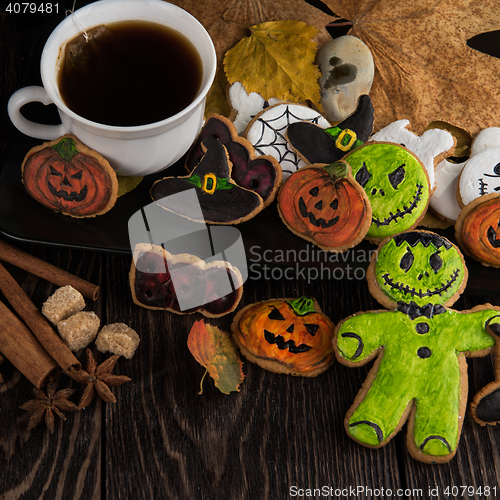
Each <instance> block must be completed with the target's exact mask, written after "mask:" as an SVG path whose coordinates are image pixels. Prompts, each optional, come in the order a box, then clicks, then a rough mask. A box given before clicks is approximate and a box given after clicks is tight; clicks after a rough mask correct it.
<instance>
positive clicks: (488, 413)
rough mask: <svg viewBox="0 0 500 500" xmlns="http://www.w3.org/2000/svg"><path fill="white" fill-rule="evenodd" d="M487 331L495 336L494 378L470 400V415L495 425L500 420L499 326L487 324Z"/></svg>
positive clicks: (479, 420) (479, 422)
mask: <svg viewBox="0 0 500 500" xmlns="http://www.w3.org/2000/svg"><path fill="white" fill-rule="evenodd" d="M487 329H488V333H489V334H490V335H492V336H493V337H494V338H495V347H494V352H495V380H494V381H493V382H490V383H489V384H487V385H485V386H484V387H483V388H482V389H481V390H480V391H479V392H478V393H477V394H476V395H475V396H474V399H473V400H472V403H471V405H470V408H471V413H472V417H473V418H474V420H475V421H476V422H477V423H478V424H480V425H483V426H484V425H486V424H488V425H496V424H497V423H499V422H500V327H499V325H498V324H497V323H492V324H491V325H490V324H488V325H487Z"/></svg>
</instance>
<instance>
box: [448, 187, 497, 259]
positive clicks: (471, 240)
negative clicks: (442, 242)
mask: <svg viewBox="0 0 500 500" xmlns="http://www.w3.org/2000/svg"><path fill="white" fill-rule="evenodd" d="M455 235H456V238H457V241H458V243H459V245H461V246H462V247H463V248H464V250H465V252H466V253H467V254H469V255H471V256H472V257H473V258H474V259H476V260H479V261H480V262H481V263H482V264H484V265H487V266H492V267H500V196H499V195H498V194H496V193H493V194H490V195H486V196H482V197H481V198H477V199H476V200H474V201H473V202H471V203H470V204H469V205H467V207H465V208H464V209H463V210H462V212H461V214H460V216H459V218H458V219H457V222H456V225H455Z"/></svg>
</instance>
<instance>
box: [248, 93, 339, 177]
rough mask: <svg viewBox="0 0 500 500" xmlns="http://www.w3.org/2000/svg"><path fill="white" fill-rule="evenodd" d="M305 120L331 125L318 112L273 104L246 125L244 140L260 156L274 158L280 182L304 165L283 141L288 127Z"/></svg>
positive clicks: (290, 105)
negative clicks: (280, 176)
mask: <svg viewBox="0 0 500 500" xmlns="http://www.w3.org/2000/svg"><path fill="white" fill-rule="evenodd" d="M301 121H308V122H311V123H315V124H317V125H319V126H320V127H322V128H328V127H330V126H331V125H330V123H329V122H328V121H327V120H326V119H325V118H324V117H323V116H322V115H321V114H320V113H318V112H317V111H315V110H314V109H311V108H308V107H307V106H302V105H300V104H285V103H282V104H276V105H275V106H271V107H270V108H267V109H264V110H263V111H262V112H261V113H259V114H258V115H257V116H256V117H255V118H254V119H253V120H252V121H251V122H250V124H249V125H248V127H247V129H246V130H245V137H246V138H247V139H248V140H249V141H250V142H251V143H252V145H253V147H254V148H255V150H256V151H257V152H258V153H259V154H260V155H270V156H273V157H274V158H276V159H277V160H278V162H279V164H280V165H281V169H282V171H283V180H285V179H286V178H287V177H288V176H290V175H291V174H292V173H293V172H295V171H296V170H298V169H299V168H301V167H303V166H305V165H306V163H305V162H304V161H303V160H301V159H300V158H299V157H298V156H297V155H296V154H295V152H294V151H293V150H292V148H291V147H290V145H289V143H288V141H287V140H286V139H285V132H286V129H287V128H288V125H290V124H291V123H295V122H301Z"/></svg>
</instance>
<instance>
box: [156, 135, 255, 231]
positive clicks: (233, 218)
mask: <svg viewBox="0 0 500 500" xmlns="http://www.w3.org/2000/svg"><path fill="white" fill-rule="evenodd" d="M203 146H204V148H205V155H204V156H203V157H202V159H201V160H200V162H199V163H198V165H197V166H196V167H195V169H194V170H193V171H192V172H191V173H190V174H189V175H188V176H186V177H165V178H163V179H161V180H159V181H157V182H155V183H154V184H153V186H152V188H151V196H152V198H153V200H154V201H156V202H158V203H159V204H160V206H161V207H162V208H165V209H166V210H169V211H170V212H173V213H175V214H177V215H180V216H182V217H186V218H188V219H191V220H195V221H199V222H207V223H212V224H238V223H239V222H243V221H245V220H248V219H250V218H251V217H253V216H254V215H256V214H257V213H258V212H260V211H261V210H262V209H263V208H264V203H263V200H262V198H261V197H260V196H259V195H258V194H257V193H256V192H254V191H250V190H248V189H245V188H242V187H241V186H238V184H236V182H235V181H234V180H233V179H232V178H231V165H232V164H231V162H230V161H229V159H228V155H227V151H226V148H225V147H224V145H223V144H222V143H221V142H220V141H219V140H217V139H215V138H213V137H206V138H205V140H204V142H203ZM188 189H195V190H196V194H197V196H198V200H199V204H200V207H201V212H202V214H203V218H204V220H199V207H193V206H192V204H191V203H188V202H186V199H185V198H184V197H182V196H172V195H176V194H178V193H181V192H182V191H186V190H188Z"/></svg>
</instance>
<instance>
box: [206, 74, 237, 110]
mask: <svg viewBox="0 0 500 500" xmlns="http://www.w3.org/2000/svg"><path fill="white" fill-rule="evenodd" d="M226 87H227V78H226V75H225V73H224V71H223V70H221V69H219V70H218V71H217V74H216V75H215V80H214V83H213V84H212V87H211V88H210V92H209V93H208V96H207V103H206V105H205V117H207V116H210V115H211V114H217V115H222V116H225V117H228V116H229V115H230V114H231V108H230V106H229V104H228V102H227V99H226Z"/></svg>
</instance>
